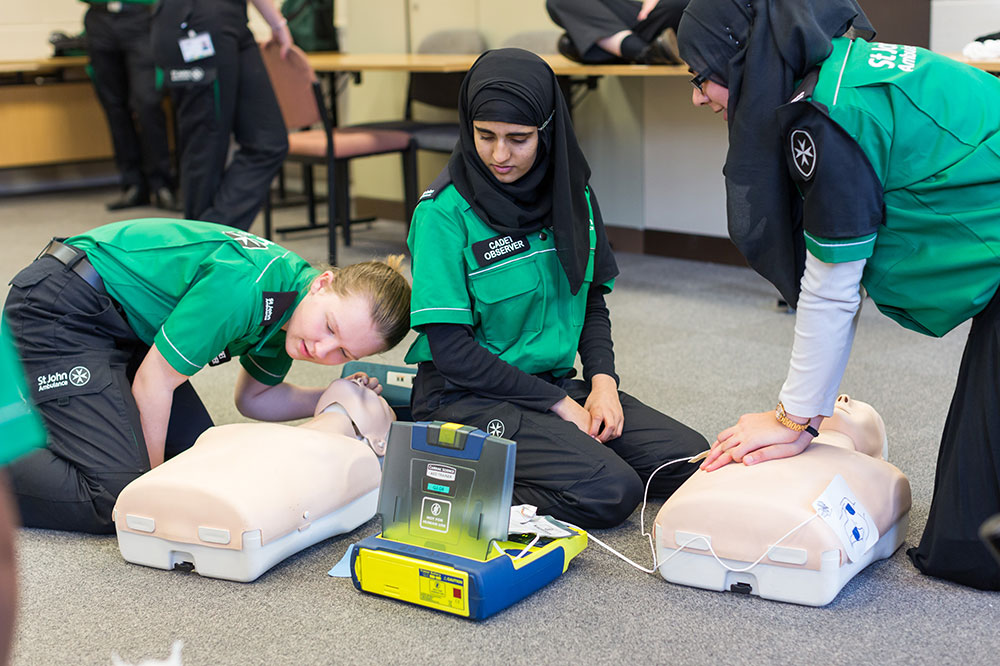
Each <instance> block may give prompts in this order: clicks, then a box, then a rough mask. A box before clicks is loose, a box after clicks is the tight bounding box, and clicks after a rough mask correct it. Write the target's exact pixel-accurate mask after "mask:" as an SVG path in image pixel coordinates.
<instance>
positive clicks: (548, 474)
mask: <svg viewBox="0 0 1000 666" xmlns="http://www.w3.org/2000/svg"><path fill="white" fill-rule="evenodd" d="M559 383H560V385H561V386H562V387H563V388H564V389H565V390H566V391H567V392H568V393H569V395H570V397H572V398H573V399H574V400H576V401H577V402H579V403H580V404H581V405H582V404H584V402H586V399H587V395H588V394H589V393H590V386H589V384H587V383H586V382H583V381H579V380H563V381H561V382H559ZM618 396H619V398H620V399H621V403H622V409H623V411H624V414H625V429H624V431H623V432H622V434H621V436H620V437H618V438H617V439H613V440H611V441H610V442H608V443H607V444H602V443H601V442H598V441H596V440H595V439H593V438H592V437H590V436H589V435H587V434H586V433H583V432H581V431H580V429H579V428H577V427H576V426H575V425H574V424H572V423H570V422H568V421H564V420H562V419H561V418H559V417H558V416H556V415H555V414H554V413H552V412H537V411H534V410H530V409H524V408H522V407H519V406H517V405H514V404H511V403H509V402H502V401H497V400H491V399H488V398H481V397H479V396H475V395H467V396H465V397H463V398H460V399H458V400H457V401H455V402H452V403H450V404H448V405H445V406H442V407H439V408H437V409H433V410H427V409H426V408H424V407H422V406H419V405H417V404H414V414H413V416H414V418H416V419H418V420H439V421H451V422H454V423H462V424H465V425H472V426H476V427H477V428H479V429H481V430H483V431H485V432H488V433H491V434H500V435H501V436H503V437H505V438H507V439H511V440H514V441H515V442H516V443H517V453H516V455H515V471H514V474H515V477H514V502H515V504H532V505H534V506H537V507H538V510H539V513H540V514H544V515H549V516H553V517H555V518H559V519H561V520H566V521H569V522H571V523H573V524H575V525H578V526H580V527H584V528H603V527H614V526H615V525H619V524H620V523H622V522H624V521H625V520H626V519H627V518H628V517H629V516H630V515H632V512H633V511H635V508H636V507H637V506H639V503H640V502H641V501H642V496H643V493H644V492H645V487H646V482H647V481H648V480H649V477H650V474H652V473H653V471H655V470H656V468H657V467H659V466H660V465H662V464H663V463H665V462H668V461H670V460H674V459H676V458H683V457H687V456H693V455H695V454H696V453H699V452H700V451H704V450H705V449H707V448H708V442H707V441H706V440H705V438H704V437H702V436H701V435H700V434H698V433H697V432H695V431H694V430H692V429H691V428H689V427H687V426H686V425H684V424H682V423H680V422H678V421H675V420H674V419H672V418H670V417H669V416H666V415H665V414H661V413H660V412H658V411H656V410H655V409H653V408H651V407H648V406H646V405H644V404H643V403H641V402H639V401H638V400H636V399H635V398H633V397H632V396H630V395H628V394H627V393H622V392H621V391H619V393H618ZM697 469H698V466H697V465H694V464H691V463H686V462H680V463H676V464H674V465H670V466H669V467H665V468H664V469H662V470H660V471H659V472H657V473H656V475H655V476H654V477H653V482H652V484H650V488H649V494H650V496H651V497H667V496H669V495H670V494H672V493H673V492H674V491H675V490H677V488H678V487H679V486H680V485H681V484H682V483H683V482H684V481H685V480H686V479H687V478H688V477H689V476H691V474H693V473H694V472H695V471H696V470H697Z"/></svg>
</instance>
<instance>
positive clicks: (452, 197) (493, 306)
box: [406, 185, 614, 376]
mask: <svg viewBox="0 0 1000 666" xmlns="http://www.w3.org/2000/svg"><path fill="white" fill-rule="evenodd" d="M589 206H590V200H589V192H588V208H589ZM590 216H591V221H590V258H589V260H588V262H587V271H586V275H585V282H584V285H583V286H582V287H581V288H580V290H579V291H578V292H577V293H576V294H575V295H574V294H572V293H571V292H570V287H569V281H568V280H567V279H566V273H565V272H564V271H563V268H562V265H561V264H560V263H559V258H558V256H557V254H556V248H555V243H554V239H553V237H552V232H551V231H550V230H542V231H536V232H533V233H531V234H528V235H527V236H524V237H516V238H513V237H510V236H507V235H506V234H498V232H497V231H496V230H494V229H492V228H490V227H489V226H488V225H487V224H486V223H485V222H483V221H482V220H481V219H479V217H478V216H477V215H476V213H475V212H474V211H473V210H472V207H471V206H469V204H468V203H467V202H466V201H465V199H463V198H462V196H461V195H460V194H459V193H458V190H457V189H455V186H454V185H448V186H446V187H445V188H443V189H442V190H441V191H440V192H439V193H438V194H437V196H436V197H435V198H433V199H424V200H423V201H421V202H420V204H419V205H418V206H417V208H416V210H415V211H414V214H413V223H412V224H411V226H410V235H409V238H408V239H407V243H408V245H409V248H410V253H411V255H412V256H413V266H412V272H413V295H412V298H411V301H410V325H411V326H412V327H413V328H414V329H416V330H417V332H418V333H419V335H418V337H417V339H416V341H415V342H414V343H413V345H412V346H411V347H410V349H409V351H408V352H407V354H406V362H407V363H419V362H421V361H429V360H432V359H431V351H430V346H429V345H428V343H427V336H426V335H425V334H424V333H422V332H421V330H420V329H421V327H422V326H424V325H426V324H461V325H466V326H471V327H472V330H473V334H474V336H475V339H476V341H477V342H479V344H481V345H483V346H484V347H486V349H488V350H489V351H490V352H492V353H494V354H496V355H498V356H499V357H500V358H501V359H503V360H504V361H506V362H507V363H510V364H511V365H513V366H516V367H517V368H519V369H521V370H523V371H524V372H527V373H531V374H535V373H540V372H552V373H553V374H554V375H556V376H562V375H565V374H566V373H567V372H569V371H570V369H572V367H573V363H574V361H575V360H576V352H577V346H578V344H579V341H580V331H581V330H582V328H583V319H584V313H585V309H586V303H587V292H588V291H589V288H590V282H591V281H592V279H593V275H594V246H595V243H596V233H595V231H594V222H593V211H592V210H591V211H590ZM613 282H614V281H613V280H611V281H608V283H607V284H606V285H604V287H605V289H606V290H608V291H610V290H611V288H612V285H613Z"/></svg>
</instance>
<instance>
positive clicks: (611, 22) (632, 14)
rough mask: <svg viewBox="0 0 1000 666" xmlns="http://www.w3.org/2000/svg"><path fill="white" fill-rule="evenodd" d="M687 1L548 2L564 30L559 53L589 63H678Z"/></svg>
mask: <svg viewBox="0 0 1000 666" xmlns="http://www.w3.org/2000/svg"><path fill="white" fill-rule="evenodd" d="M687 3H688V0H642V2H639V1H638V0H546V2H545V8H546V9H548V11H549V16H551V17H552V20H553V21H555V22H556V24H557V25H559V27H561V28H563V29H564V30H565V31H566V34H565V35H563V36H562V37H561V38H560V39H559V52H560V53H562V54H563V55H564V56H566V57H567V58H569V59H570V60H575V61H577V62H584V63H589V64H595V65H600V64H605V63H617V62H630V63H636V64H640V65H679V64H680V63H681V59H680V56H679V55H678V53H677V36H676V33H675V31H676V30H677V24H678V23H679V22H680V20H681V13H682V12H683V11H684V7H685V6H686V5H687Z"/></svg>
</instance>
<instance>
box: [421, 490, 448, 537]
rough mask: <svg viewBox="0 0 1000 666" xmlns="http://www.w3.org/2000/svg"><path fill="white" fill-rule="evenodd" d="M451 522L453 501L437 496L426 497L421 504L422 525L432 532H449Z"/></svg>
mask: <svg viewBox="0 0 1000 666" xmlns="http://www.w3.org/2000/svg"><path fill="white" fill-rule="evenodd" d="M450 522H451V502H449V501H448V500H446V499H440V498H437V497H424V501H423V502H422V503H421V505H420V527H422V528H424V529H425V530H431V531H432V532H442V533H444V532H447V531H448V525H449V524H450Z"/></svg>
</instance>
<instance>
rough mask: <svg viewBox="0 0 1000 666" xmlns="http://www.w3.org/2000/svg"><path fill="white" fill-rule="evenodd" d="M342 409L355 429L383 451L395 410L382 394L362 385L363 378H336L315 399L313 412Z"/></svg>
mask: <svg viewBox="0 0 1000 666" xmlns="http://www.w3.org/2000/svg"><path fill="white" fill-rule="evenodd" d="M328 411H342V412H343V413H345V414H346V415H347V416H348V418H350V419H351V421H352V423H353V424H354V430H355V432H354V433H351V434H352V435H356V436H358V437H359V438H363V439H365V440H366V441H367V442H368V443H369V445H371V447H372V449H373V450H374V451H375V453H376V454H378V455H380V456H382V455H385V446H386V440H388V438H389V426H390V425H392V422H393V421H395V420H396V414H395V412H393V411H392V408H391V407H389V403H387V402H386V401H385V398H383V397H382V396H380V395H379V394H378V393H376V392H375V391H373V390H371V389H370V388H368V387H367V386H365V385H364V382H363V380H360V379H357V380H352V379H337V380H334V381H333V382H332V383H331V384H330V386H328V387H327V389H326V391H324V392H323V395H321V396H320V399H319V401H318V402H317V403H316V412H315V415H316V416H319V415H320V414H322V413H324V412H328Z"/></svg>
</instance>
